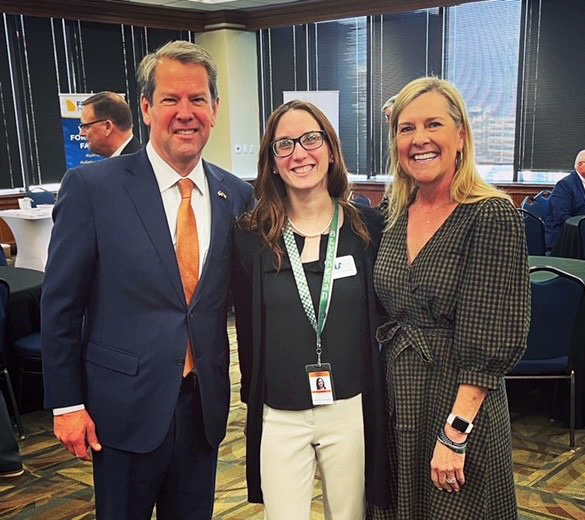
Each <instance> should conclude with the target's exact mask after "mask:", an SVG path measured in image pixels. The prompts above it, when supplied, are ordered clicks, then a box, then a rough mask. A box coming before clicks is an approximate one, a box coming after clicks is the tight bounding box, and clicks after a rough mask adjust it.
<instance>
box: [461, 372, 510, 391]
mask: <svg viewBox="0 0 585 520" xmlns="http://www.w3.org/2000/svg"><path fill="white" fill-rule="evenodd" d="M457 383H459V384H460V385H474V386H482V387H484V388H487V389H488V390H498V389H499V388H500V386H501V384H502V378H501V377H500V376H495V375H493V374H485V373H483V372H476V371H475V370H460V371H459V376H458V377H457Z"/></svg>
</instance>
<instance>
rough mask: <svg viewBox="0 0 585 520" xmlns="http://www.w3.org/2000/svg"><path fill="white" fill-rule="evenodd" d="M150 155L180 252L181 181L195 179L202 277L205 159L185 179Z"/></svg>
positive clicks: (150, 150) (206, 221)
mask: <svg viewBox="0 0 585 520" xmlns="http://www.w3.org/2000/svg"><path fill="white" fill-rule="evenodd" d="M146 155H147V156H148V160H149V161H150V164H151V165H152V169H153V170H154V176H155V177H156V182H157V184H158V187H159V189H160V193H161V197H162V201H163V206H164V209H165V214H166V217H167V223H168V226H169V232H170V234H171V238H172V239H173V246H174V248H175V251H176V250H177V214H178V212H179V206H180V205H181V193H180V192H179V185H178V184H177V183H178V181H180V180H181V179H185V178H187V179H191V180H192V181H193V183H194V184H195V186H194V188H193V194H192V195H191V205H192V206H193V211H194V213H195V220H196V222H197V235H198V237H199V275H201V272H202V270H203V265H204V264H205V261H206V259H207V252H208V251H209V241H210V238H211V197H210V196H209V184H208V183H207V177H206V176H205V172H204V170H203V164H202V162H201V160H199V162H198V163H197V164H196V165H195V167H194V168H193V169H192V170H191V171H190V172H189V175H187V176H185V177H182V176H181V175H179V174H178V173H177V172H176V171H175V170H174V169H173V168H172V167H171V166H170V165H169V164H168V163H166V162H165V161H164V160H163V159H162V158H161V156H160V155H158V153H156V151H155V149H154V147H153V146H152V143H151V142H149V143H148V144H147V145H146ZM84 409H85V406H84V405H83V404H77V405H73V406H66V407H63V408H55V409H54V410H53V414H54V415H64V414H66V413H72V412H78V411H79V410H84Z"/></svg>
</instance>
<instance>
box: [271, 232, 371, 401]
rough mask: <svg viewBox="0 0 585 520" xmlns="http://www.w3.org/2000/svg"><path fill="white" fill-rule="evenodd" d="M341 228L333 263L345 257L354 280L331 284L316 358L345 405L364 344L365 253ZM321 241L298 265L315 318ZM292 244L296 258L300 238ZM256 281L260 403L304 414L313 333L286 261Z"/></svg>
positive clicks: (358, 382) (357, 385)
mask: <svg viewBox="0 0 585 520" xmlns="http://www.w3.org/2000/svg"><path fill="white" fill-rule="evenodd" d="M346 223H347V221H346ZM346 223H344V225H343V226H342V227H341V230H340V234H339V244H338V248H337V257H341V256H346V255H351V256H352V257H353V259H354V262H355V264H356V269H357V274H356V275H354V276H348V277H345V278H338V279H336V280H335V281H334V283H333V291H332V295H331V304H330V307H329V313H328V316H327V321H326V322H325V329H324V331H323V336H322V349H323V352H322V354H321V362H322V363H330V364H331V371H332V375H333V385H334V388H335V396H336V398H337V399H347V398H350V397H354V396H356V395H358V394H359V393H360V392H362V375H363V367H362V364H363V359H364V352H366V350H367V349H368V348H369V342H370V337H369V331H368V308H367V300H366V279H365V274H364V265H363V262H364V257H365V255H366V251H365V249H364V243H363V242H362V240H361V238H360V237H359V236H358V235H356V234H355V233H354V231H353V230H352V228H351V224H349V223H347V224H346ZM327 239H328V235H323V236H322V237H321V243H320V248H319V260H318V261H314V262H307V263H304V264H303V267H304V270H305V275H306V277H307V283H308V286H309V291H310V293H311V298H312V300H313V307H314V309H315V315H317V313H318V305H319V296H320V292H321V283H322V280H323V271H324V267H325V253H326V250H327ZM295 240H296V243H297V246H298V248H299V253H300V251H302V249H303V246H304V238H303V237H301V236H300V235H297V234H295ZM262 276H263V282H262V287H263V294H262V300H263V309H262V312H263V314H264V320H263V321H264V323H265V334H264V338H265V353H266V365H265V370H266V375H265V378H266V379H265V381H266V387H265V403H266V404H267V405H268V406H270V407H272V408H277V409H280V410H307V409H309V408H312V406H313V405H312V402H311V392H310V388H309V381H308V377H307V373H306V370H305V366H306V365H309V364H310V365H312V364H315V363H316V362H317V354H316V352H315V348H316V343H315V338H316V336H315V331H314V329H313V327H312V326H311V324H310V322H309V319H308V318H307V316H306V314H305V311H304V309H303V306H302V304H301V300H300V297H299V294H298V290H297V286H296V284H295V280H294V275H293V272H292V268H291V265H290V262H289V260H288V257H285V259H284V260H283V262H282V266H281V269H280V271H277V269H276V267H274V266H270V267H267V268H265V270H264V272H263V273H262Z"/></svg>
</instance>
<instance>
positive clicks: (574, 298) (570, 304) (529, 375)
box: [506, 267, 585, 448]
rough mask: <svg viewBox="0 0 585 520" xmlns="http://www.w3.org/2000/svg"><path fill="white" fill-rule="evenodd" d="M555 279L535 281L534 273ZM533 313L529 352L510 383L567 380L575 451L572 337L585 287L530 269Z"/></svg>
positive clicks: (558, 272)
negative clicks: (517, 380) (569, 388)
mask: <svg viewBox="0 0 585 520" xmlns="http://www.w3.org/2000/svg"><path fill="white" fill-rule="evenodd" d="M540 272H543V273H549V274H550V275H552V278H550V276H549V277H546V279H542V278H538V279H537V278H535V277H534V274H535V273H540ZM530 277H531V280H530V286H531V290H532V309H531V316H530V332H529V333H528V343H527V348H526V352H525V353H524V356H522V359H521V360H520V361H519V362H518V364H517V365H516V366H515V367H514V369H513V370H512V371H511V372H510V374H508V375H507V376H506V378H507V379H567V380H569V383H570V387H571V402H570V407H571V410H570V414H571V415H570V425H569V426H570V430H569V446H570V447H571V448H574V447H575V370H574V369H573V341H574V339H573V335H574V330H575V326H576V325H577V320H578V319H579V318H580V316H579V311H580V310H581V309H582V308H583V307H582V306H583V305H585V301H584V300H585V283H583V281H582V280H581V279H579V278H577V277H576V276H573V275H571V274H569V273H565V272H564V271H561V270H560V269H557V268H555V267H531V268H530Z"/></svg>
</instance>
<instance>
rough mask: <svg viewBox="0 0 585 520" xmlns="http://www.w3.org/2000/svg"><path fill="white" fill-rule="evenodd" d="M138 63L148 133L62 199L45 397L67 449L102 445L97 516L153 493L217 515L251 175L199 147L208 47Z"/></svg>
mask: <svg viewBox="0 0 585 520" xmlns="http://www.w3.org/2000/svg"><path fill="white" fill-rule="evenodd" d="M137 75H138V81H139V84H140V87H141V91H142V100H141V108H142V113H143V117H144V122H145V123H146V124H147V125H148V126H149V127H150V142H149V143H148V145H147V146H146V148H145V149H144V150H143V151H141V152H138V153H136V154H132V155H126V156H121V157H116V158H113V159H109V160H106V161H98V162H96V163H93V164H91V165H85V166H81V167H78V168H75V169H72V170H70V171H68V172H67V174H66V175H65V177H64V179H63V182H62V185H61V190H60V193H59V199H58V201H57V204H56V206H55V210H54V219H55V225H54V228H53V235H52V237H51V244H50V247H49V260H48V263H47V268H46V274H45V283H44V287H43V296H42V326H41V330H42V341H43V371H44V381H45V404H46V406H47V407H50V408H53V409H54V414H55V425H54V429H55V434H56V436H57V437H58V438H59V439H60V440H61V441H62V442H63V444H64V445H65V446H66V447H67V449H68V450H69V451H70V452H71V453H73V454H74V455H75V456H77V457H79V458H81V459H84V460H89V459H91V458H92V453H93V466H94V483H95V496H96V512H97V517H98V518H99V519H103V520H106V519H107V520H118V519H124V520H141V519H144V520H147V519H150V517H151V513H152V510H153V507H154V505H155V504H156V508H157V518H158V519H159V520H171V519H172V520H182V519H197V520H199V519H209V518H211V516H212V511H213V498H214V487H215V470H216V464H217V448H218V445H219V443H220V442H221V440H222V439H223V437H224V435H225V428H226V423H227V415H228V408H229V398H230V388H229V375H228V364H229V351H228V338H227V330H226V297H227V292H228V272H229V263H230V255H231V247H232V226H233V222H234V219H235V218H236V217H237V216H238V215H240V214H241V213H242V212H243V211H244V210H245V209H247V207H248V206H249V205H250V204H251V202H252V188H251V187H250V186H249V185H248V184H246V183H245V182H243V181H241V180H240V179H237V178H236V177H234V176H233V175H231V174H229V173H228V172H226V171H224V170H222V169H221V168H219V167H217V166H214V165H212V164H209V163H207V162H205V161H204V160H202V159H201V154H202V152H203V148H204V147H205V144H206V143H207V140H208V138H209V135H210V131H211V128H212V127H213V126H214V125H215V121H216V116H217V111H218V104H219V99H218V94H217V72H216V68H215V65H214V63H213V60H212V58H211V56H210V55H209V54H208V53H207V52H206V51H205V50H204V49H203V48H201V47H199V46H198V45H195V44H192V43H188V42H171V43H168V44H166V45H165V46H163V47H161V48H160V49H159V50H157V51H156V52H155V53H153V54H150V55H148V56H146V57H145V58H144V60H143V61H142V63H141V65H140V67H139V70H138V72H137ZM105 175H106V176H107V179H108V182H103V178H104V176H105ZM185 185H188V186H189V187H190V188H192V191H190V192H189V193H185V191H184V187H185ZM185 216H186V218H184V217H185ZM186 221H188V222H187V224H188V225H187V224H185V222H186ZM185 230H187V231H189V233H191V234H190V235H188V236H193V234H192V232H193V231H195V235H194V236H195V238H194V239H193V240H190V241H187V242H186V241H185V236H186V235H185ZM185 252H187V253H188V255H187V257H189V255H195V256H194V257H193V258H195V259H194V261H193V262H192V263H190V262H187V263H186V262H185V255H186V253H185ZM189 288H191V289H189ZM191 291H193V294H192V296H191V294H190V292H191ZM193 364H194V368H193ZM89 448H91V450H90V449H89Z"/></svg>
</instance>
